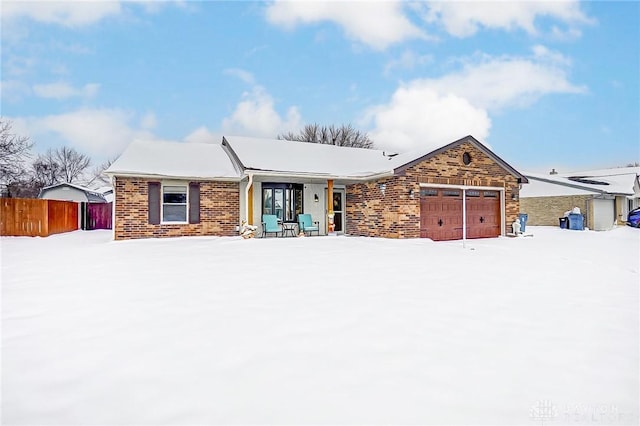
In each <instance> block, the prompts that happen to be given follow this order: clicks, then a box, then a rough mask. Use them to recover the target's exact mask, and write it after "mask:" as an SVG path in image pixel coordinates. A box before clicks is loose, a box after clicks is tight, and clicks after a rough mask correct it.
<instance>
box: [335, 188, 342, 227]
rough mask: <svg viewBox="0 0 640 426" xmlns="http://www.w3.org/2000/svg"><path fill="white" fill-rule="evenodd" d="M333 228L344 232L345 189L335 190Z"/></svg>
mask: <svg viewBox="0 0 640 426" xmlns="http://www.w3.org/2000/svg"><path fill="white" fill-rule="evenodd" d="M333 214H334V217H333V224H334V225H335V226H334V228H333V230H334V231H335V232H344V191H342V190H339V189H338V190H335V189H334V190H333Z"/></svg>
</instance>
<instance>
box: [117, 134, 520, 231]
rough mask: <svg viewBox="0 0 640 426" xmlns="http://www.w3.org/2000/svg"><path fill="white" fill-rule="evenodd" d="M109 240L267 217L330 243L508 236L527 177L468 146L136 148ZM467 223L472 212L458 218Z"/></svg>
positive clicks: (253, 141) (464, 141)
mask: <svg viewBox="0 0 640 426" xmlns="http://www.w3.org/2000/svg"><path fill="white" fill-rule="evenodd" d="M106 174H107V175H109V176H110V177H111V179H112V183H113V186H114V190H115V201H114V203H115V206H114V238H115V239H117V240H122V239H130V238H148V237H169V236H186V235H218V236H230V235H237V232H238V226H239V225H240V223H241V222H242V221H245V220H246V221H247V222H248V223H249V224H254V225H257V226H260V224H261V217H262V215H263V214H274V215H277V216H278V218H279V219H281V220H282V221H283V223H287V222H289V223H294V222H295V221H296V219H297V215H298V214H300V213H305V214H311V215H312V217H313V220H314V221H318V222H319V226H320V230H321V232H320V234H327V233H329V232H336V233H344V234H348V235H355V236H370V237H385V238H420V237H423V238H431V239H433V240H452V239H461V238H463V237H466V238H481V237H495V236H499V235H504V234H505V233H506V232H509V231H510V229H511V228H510V227H511V223H512V222H513V221H514V220H515V219H516V218H517V217H518V213H519V212H520V206H519V191H520V188H521V186H522V184H524V183H527V178H526V177H525V176H524V175H522V174H521V173H519V172H518V171H516V170H515V169H514V168H513V167H511V166H510V165H509V164H507V163H506V162H505V161H504V160H502V159H501V158H500V157H498V156H497V155H496V154H495V153H493V152H492V151H491V150H490V149H489V148H487V147H486V146H485V145H483V144H482V143H480V142H479V141H478V140H476V139H475V138H473V137H472V136H466V137H464V138H461V139H459V140H457V141H454V142H452V143H450V144H448V145H445V146H443V147H441V148H438V149H436V150H433V151H429V152H413V153H405V154H399V155H395V154H388V153H386V152H384V151H380V150H372V149H361V148H350V147H338V146H333V145H322V144H314V143H305V142H291V141H284V140H270V139H258V138H247V137H235V136H234V137H229V136H225V137H223V138H222V141H221V143H220V144H196V143H176V142H162V141H153V142H149V141H135V142H133V143H131V144H130V145H129V147H128V148H127V149H126V150H125V151H124V152H123V154H122V155H121V156H120V158H118V159H117V160H116V161H115V162H114V163H113V164H112V165H111V166H110V167H109V169H108V170H107V171H106ZM463 212H465V213H464V214H463Z"/></svg>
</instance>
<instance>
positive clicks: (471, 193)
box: [467, 189, 480, 197]
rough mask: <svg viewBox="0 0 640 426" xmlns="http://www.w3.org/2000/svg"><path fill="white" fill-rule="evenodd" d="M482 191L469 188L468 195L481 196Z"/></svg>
mask: <svg viewBox="0 0 640 426" xmlns="http://www.w3.org/2000/svg"><path fill="white" fill-rule="evenodd" d="M479 196H480V191H476V190H475V189H469V190H467V197H479Z"/></svg>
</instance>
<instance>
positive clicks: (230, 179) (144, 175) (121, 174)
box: [104, 172, 243, 182]
mask: <svg viewBox="0 0 640 426" xmlns="http://www.w3.org/2000/svg"><path fill="white" fill-rule="evenodd" d="M104 174H105V175H107V176H109V177H111V178H114V177H136V178H144V179H174V180H194V181H203V180H215V181H223V182H240V181H241V180H242V179H243V178H242V177H241V176H237V177H219V176H171V175H161V174H153V173H135V172H105V173H104Z"/></svg>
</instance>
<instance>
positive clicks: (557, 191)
mask: <svg viewBox="0 0 640 426" xmlns="http://www.w3.org/2000/svg"><path fill="white" fill-rule="evenodd" d="M639 172H640V167H621V168H618V169H606V170H591V171H586V172H574V173H564V174H557V175H549V174H539V173H529V172H525V173H524V175H525V176H527V177H528V178H530V179H529V183H530V184H531V185H524V186H523V188H522V192H521V196H522V197H544V196H559V195H582V194H589V193H600V192H601V191H605V192H607V193H609V194H625V195H634V192H635V183H636V180H637V174H638V173H639ZM572 176H574V177H583V178H586V179H590V178H593V180H595V181H598V182H605V183H606V185H597V184H589V183H584V182H576V181H573V180H571V179H569V178H570V177H572ZM541 180H542V181H544V182H541ZM581 189H582V190H581Z"/></svg>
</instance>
